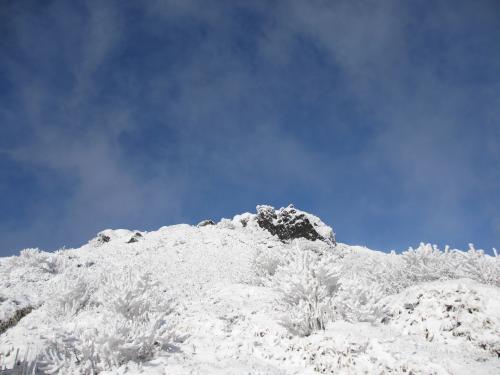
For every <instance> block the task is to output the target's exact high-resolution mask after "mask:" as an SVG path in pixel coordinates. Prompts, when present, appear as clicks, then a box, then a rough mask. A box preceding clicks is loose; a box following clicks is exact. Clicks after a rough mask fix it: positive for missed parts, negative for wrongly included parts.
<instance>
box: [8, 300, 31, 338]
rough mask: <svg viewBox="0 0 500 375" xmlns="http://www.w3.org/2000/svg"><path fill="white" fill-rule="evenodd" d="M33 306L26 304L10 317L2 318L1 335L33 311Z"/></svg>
mask: <svg viewBox="0 0 500 375" xmlns="http://www.w3.org/2000/svg"><path fill="white" fill-rule="evenodd" d="M33 309H34V308H33V307H31V306H26V307H23V308H21V309H19V310H17V311H16V312H15V313H14V315H12V316H11V317H10V318H9V319H6V320H0V335H1V334H2V333H4V332H5V331H7V330H8V329H9V328H11V327H14V326H15V325H16V324H17V323H18V322H19V321H20V320H21V319H22V318H24V317H25V316H26V315H28V314H29V313H30V312H32V311H33Z"/></svg>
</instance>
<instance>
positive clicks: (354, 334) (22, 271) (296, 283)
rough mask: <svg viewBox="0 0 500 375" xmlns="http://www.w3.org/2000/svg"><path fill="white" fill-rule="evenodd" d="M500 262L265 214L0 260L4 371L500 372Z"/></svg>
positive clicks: (112, 236) (298, 216)
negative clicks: (344, 240) (365, 238)
mask: <svg viewBox="0 0 500 375" xmlns="http://www.w3.org/2000/svg"><path fill="white" fill-rule="evenodd" d="M499 356H500V258H499V257H497V256H494V257H492V256H488V255H485V254H484V253H483V252H482V251H480V250H475V249H474V248H472V247H471V249H469V250H468V251H467V252H463V251H458V250H450V249H445V250H444V251H440V250H439V249H437V248H436V247H433V246H431V245H425V244H422V245H420V246H419V247H418V248H417V249H410V250H408V251H407V252H405V253H403V254H401V255H396V254H394V253H391V254H387V253H382V252H376V251H372V250H369V249H366V248H363V247H358V246H349V245H345V244H341V243H337V242H336V240H335V234H334V232H333V230H332V229H331V228H330V227H329V226H328V225H326V224H324V223H323V222H322V221H321V220H320V219H319V218H317V217H316V216H314V215H311V214H309V213H306V212H303V211H300V210H298V209H296V208H294V207H292V206H289V207H286V208H282V209H279V210H275V209H274V208H272V207H270V206H258V207H257V212H256V213H255V214H251V213H245V214H241V215H237V216H235V217H234V218H233V219H222V220H221V221H219V222H218V223H215V222H212V221H210V220H207V221H204V222H202V223H200V224H199V225H198V226H191V225H186V224H181V225H174V226H169V227H162V228H160V229H159V230H157V231H152V232H141V231H130V230H123V229H119V230H105V231H102V232H100V233H99V234H98V235H97V236H96V237H95V238H94V239H92V240H90V241H89V243H88V244H86V245H84V246H82V247H80V248H77V249H64V250H60V251H58V252H55V253H46V252H42V251H39V250H38V249H26V250H23V251H22V252H21V254H20V255H19V256H16V257H9V258H0V369H4V370H3V372H4V373H5V374H28V373H38V374H47V373H60V374H93V373H99V374H124V373H127V374H136V373H137V374H138V373H147V374H316V373H329V374H471V373H474V374H498V373H500V358H499Z"/></svg>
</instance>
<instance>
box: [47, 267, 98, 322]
mask: <svg viewBox="0 0 500 375" xmlns="http://www.w3.org/2000/svg"><path fill="white" fill-rule="evenodd" d="M56 286H57V289H56V288H54V290H53V297H52V298H51V299H50V302H47V306H46V308H47V309H48V311H50V313H51V315H52V316H53V317H54V318H57V319H60V318H67V317H71V316H75V315H76V314H78V313H79V312H80V311H81V310H83V309H84V308H86V307H87V306H88V305H89V302H90V299H91V297H92V294H93V293H94V292H95V286H93V285H91V284H90V283H89V282H88V281H87V280H85V279H84V278H83V277H81V276H77V277H76V278H75V279H71V278H69V277H68V278H64V279H63V280H62V281H60V282H59V283H57V284H56Z"/></svg>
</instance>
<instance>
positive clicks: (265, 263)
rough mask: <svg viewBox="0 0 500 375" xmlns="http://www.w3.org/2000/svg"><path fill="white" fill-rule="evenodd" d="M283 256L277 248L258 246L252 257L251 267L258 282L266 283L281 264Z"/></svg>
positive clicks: (283, 259)
mask: <svg viewBox="0 0 500 375" xmlns="http://www.w3.org/2000/svg"><path fill="white" fill-rule="evenodd" d="M284 261H285V256H284V254H283V252H282V251H280V250H279V249H277V248H274V247H273V248H267V247H266V248H260V249H258V250H257V251H256V253H255V255H254V257H253V259H252V267H253V270H254V272H255V275H256V276H257V282H258V283H259V284H266V283H267V282H268V281H269V280H270V279H271V278H272V277H273V276H274V274H275V273H276V270H277V269H278V267H279V266H280V265H283V263H284Z"/></svg>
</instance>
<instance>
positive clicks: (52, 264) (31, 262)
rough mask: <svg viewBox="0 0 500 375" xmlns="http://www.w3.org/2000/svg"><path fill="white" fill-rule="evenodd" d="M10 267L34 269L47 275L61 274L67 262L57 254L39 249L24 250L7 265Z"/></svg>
mask: <svg viewBox="0 0 500 375" xmlns="http://www.w3.org/2000/svg"><path fill="white" fill-rule="evenodd" d="M7 265H8V266H10V267H19V268H34V269H38V270H40V271H42V272H46V273H51V274H55V273H59V272H61V271H62V270H63V269H64V265H65V260H64V259H63V258H61V257H59V256H58V255H57V254H53V253H47V252H44V251H40V250H39V249H24V250H21V253H20V254H19V256H17V257H12V258H11V259H9V262H8V263H7Z"/></svg>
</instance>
